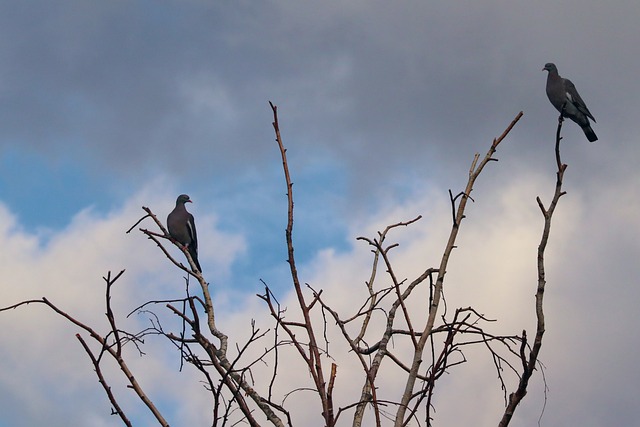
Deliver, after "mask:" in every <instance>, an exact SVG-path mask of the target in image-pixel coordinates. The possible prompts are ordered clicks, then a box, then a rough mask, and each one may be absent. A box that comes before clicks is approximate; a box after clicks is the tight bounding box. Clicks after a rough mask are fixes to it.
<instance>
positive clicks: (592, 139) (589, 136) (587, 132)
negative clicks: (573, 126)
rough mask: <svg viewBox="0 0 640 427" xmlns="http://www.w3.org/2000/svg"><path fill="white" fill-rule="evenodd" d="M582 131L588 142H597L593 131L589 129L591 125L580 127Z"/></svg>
mask: <svg viewBox="0 0 640 427" xmlns="http://www.w3.org/2000/svg"><path fill="white" fill-rule="evenodd" d="M582 130H583V131H584V134H585V135H586V136H587V139H588V140H589V142H595V141H597V140H598V137H597V136H596V133H595V132H594V131H593V129H591V125H586V126H582Z"/></svg>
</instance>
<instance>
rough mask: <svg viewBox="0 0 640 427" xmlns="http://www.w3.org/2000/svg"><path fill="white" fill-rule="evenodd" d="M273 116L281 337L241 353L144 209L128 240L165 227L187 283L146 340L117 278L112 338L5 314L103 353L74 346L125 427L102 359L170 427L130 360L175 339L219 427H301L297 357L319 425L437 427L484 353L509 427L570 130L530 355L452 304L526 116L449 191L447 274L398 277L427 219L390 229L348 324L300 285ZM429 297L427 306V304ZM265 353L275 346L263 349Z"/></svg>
mask: <svg viewBox="0 0 640 427" xmlns="http://www.w3.org/2000/svg"><path fill="white" fill-rule="evenodd" d="M270 105H271V109H272V112H273V128H274V132H275V137H276V142H277V144H278V149H279V151H280V155H281V160H282V168H283V172H284V180H285V184H286V189H287V193H286V195H287V206H288V209H287V226H286V230H285V243H286V247H287V263H288V266H289V273H290V278H291V284H292V288H293V289H292V290H293V293H294V295H295V302H296V306H295V307H292V308H291V307H283V306H282V305H281V304H280V302H279V300H278V298H277V296H276V295H275V294H274V292H273V291H272V289H271V288H270V287H269V286H268V284H267V283H266V282H264V281H263V284H264V292H263V293H261V294H259V295H258V297H259V298H260V299H261V300H262V301H263V302H264V303H265V307H266V310H267V312H268V314H269V315H270V317H271V318H272V320H273V327H272V328H269V329H266V328H265V325H257V324H256V322H255V321H253V320H252V321H251V323H250V327H251V333H250V335H249V338H248V339H246V340H245V341H244V342H240V341H238V339H236V338H234V337H229V336H228V333H227V332H225V328H224V326H220V325H218V323H217V319H216V316H215V304H214V302H213V298H212V296H211V293H210V290H209V283H208V282H207V281H206V280H205V278H204V276H203V275H202V273H200V272H198V271H197V269H196V268H195V265H194V263H193V259H191V257H190V255H189V252H188V251H187V250H186V249H185V248H184V247H183V246H182V245H180V244H176V242H175V241H174V240H173V239H172V238H171V237H170V236H169V234H168V233H167V230H166V229H165V227H164V226H163V224H162V223H161V222H160V221H159V220H158V218H157V217H156V216H155V214H154V213H153V212H152V210H151V209H150V208H148V207H143V210H144V211H145V215H144V216H143V217H142V218H141V219H140V220H139V221H138V222H136V224H134V226H133V227H131V228H130V229H129V230H128V231H127V232H130V231H132V230H133V229H134V228H136V227H137V226H138V225H139V224H140V223H141V222H142V221H144V220H150V221H152V222H153V224H154V227H156V230H155V231H154V230H150V229H148V228H139V231H140V232H141V233H143V234H144V235H145V236H147V237H148V238H149V239H150V240H152V241H153V242H154V243H155V244H156V245H157V246H158V248H159V249H160V251H161V252H162V253H163V254H164V255H165V256H166V257H167V259H168V260H169V261H170V262H171V263H172V264H173V265H174V266H175V267H177V268H178V269H180V270H181V271H182V272H183V273H185V282H186V287H185V295H184V296H183V297H180V298H176V299H171V300H151V301H146V302H143V303H142V304H140V305H139V306H138V307H136V308H135V309H133V310H132V311H131V313H130V315H131V314H134V313H144V314H146V315H148V316H149V317H150V323H151V325H150V326H149V327H148V328H146V329H144V330H142V331H140V332H137V333H129V332H126V331H124V330H122V329H120V328H119V327H118V326H117V323H118V322H117V319H115V317H114V315H113V310H112V309H111V292H112V286H113V284H114V283H115V281H116V280H117V279H118V278H119V277H120V275H121V274H122V273H123V272H120V273H119V274H118V275H117V276H116V277H115V278H112V277H111V275H110V274H109V275H107V277H106V278H105V282H106V292H105V296H106V310H107V313H106V316H107V321H108V325H109V328H108V332H107V334H106V335H100V334H99V333H98V332H96V331H95V330H94V329H92V328H91V327H89V326H88V325H86V324H84V323H82V322H81V321H79V320H77V319H75V318H74V317H72V316H71V315H69V314H68V313H66V312H65V311H64V310H62V309H61V308H59V307H57V306H56V305H54V304H53V303H51V302H50V301H49V300H48V299H46V298H42V299H41V300H29V301H22V302H20V303H17V304H14V305H11V306H8V307H5V308H2V309H0V311H7V310H10V309H15V308H18V307H20V306H24V305H29V304H33V303H40V304H45V305H46V306H48V307H49V308H51V309H52V310H53V311H54V312H55V313H57V314H58V315H61V316H63V317H64V318H66V319H67V320H68V321H70V322H71V323H72V324H74V325H75V326H76V327H78V328H79V329H80V330H81V331H84V332H85V333H88V335H89V337H91V338H92V339H93V340H94V341H95V342H96V343H97V344H98V348H97V349H95V348H92V347H91V346H90V345H89V344H88V343H87V341H86V340H85V339H84V338H83V337H82V336H81V335H80V334H77V337H78V340H79V341H80V344H81V345H82V347H83V349H84V350H85V351H86V353H87V354H88V356H89V359H90V361H91V363H92V365H93V367H94V370H95V373H96V375H97V376H98V379H99V381H100V384H101V385H102V386H103V388H104V390H105V393H106V394H107V398H108V399H109V401H110V402H111V404H112V406H113V408H114V409H113V413H114V414H117V415H118V416H119V417H120V418H121V420H122V422H123V423H124V424H125V425H131V421H130V420H129V419H128V418H127V416H126V414H125V413H124V412H123V410H122V408H121V406H120V405H119V404H118V397H117V396H116V394H114V392H113V390H112V389H111V387H110V386H109V385H108V382H107V379H106V378H105V376H104V375H103V371H102V369H101V362H102V361H103V360H104V358H105V357H111V358H113V359H114V360H115V361H116V362H117V363H118V366H119V367H120V369H121V371H122V373H123V374H124V375H125V376H126V378H127V379H128V380H129V383H130V387H131V389H133V390H134V392H135V394H136V395H137V396H138V397H139V398H140V399H141V400H142V402H143V403H144V404H145V405H146V406H147V407H148V408H149V410H150V411H151V412H152V413H153V415H154V416H155V417H156V419H157V421H158V423H159V424H160V425H163V426H167V425H169V424H168V422H167V421H166V420H165V418H164V417H163V416H162V414H161V413H160V411H159V410H158V408H157V407H156V406H155V405H154V404H153V402H152V399H151V398H150V397H149V396H148V395H147V394H146V393H145V392H144V390H143V388H142V386H141V385H140V384H138V383H137V381H136V380H135V376H134V375H133V373H132V372H131V370H130V369H129V367H128V365H127V363H126V362H125V360H124V357H123V354H122V348H123V346H125V345H135V346H137V347H139V346H142V345H143V340H144V338H145V337H147V336H154V335H155V336H161V337H163V338H165V339H167V340H168V341H169V342H170V343H171V344H172V345H173V346H174V347H175V349H176V351H177V352H178V354H179V356H180V358H181V361H182V362H183V364H186V365H189V366H193V368H195V369H196V370H197V371H198V372H199V373H200V374H201V375H202V379H203V384H204V388H205V389H206V391H207V392H209V393H210V394H211V408H212V409H211V425H212V426H230V425H236V424H237V423H245V424H248V425H251V426H260V425H265V424H269V425H274V426H282V427H284V426H293V423H294V421H293V420H294V414H295V410H294V409H293V408H288V407H287V406H286V404H285V400H286V397H287V396H288V395H289V394H290V393H293V392H295V391H296V390H297V389H291V390H290V391H289V392H287V393H285V394H284V395H282V394H280V393H279V392H276V391H275V387H274V384H275V383H276V382H278V381H279V373H281V372H282V371H281V369H283V364H285V363H286V361H287V360H288V359H286V357H296V358H298V359H299V360H301V361H302V362H303V365H304V366H305V370H306V372H301V374H303V375H301V377H302V378H303V380H302V381H304V378H307V377H306V375H307V374H308V381H309V383H308V384H305V385H304V389H307V390H308V389H311V390H313V391H314V395H315V397H316V399H317V400H316V402H317V408H318V412H317V414H319V416H320V417H321V421H322V424H323V425H324V426H326V427H334V426H337V425H338V423H339V422H340V425H347V424H351V425H352V426H362V425H375V426H380V427H381V426H383V425H393V426H394V427H402V426H407V425H409V424H412V425H414V424H415V425H426V426H431V425H432V424H433V409H434V395H435V390H436V384H437V383H438V380H439V379H440V378H441V377H442V376H443V374H445V373H448V372H450V371H451V370H452V369H453V368H455V367H456V366H458V365H460V364H463V363H466V362H467V358H466V355H465V354H466V351H467V349H468V348H471V347H479V348H483V349H486V351H487V352H488V354H489V355H490V357H491V359H492V361H493V364H494V367H495V370H496V372H497V376H498V379H499V382H500V385H501V387H502V390H504V398H505V406H506V409H505V410H504V415H503V417H502V421H501V422H500V426H507V425H508V423H509V421H510V419H511V417H512V415H513V413H514V411H515V409H516V407H517V405H518V404H519V403H520V401H521V400H522V398H523V397H524V396H525V394H526V393H527V386H528V384H529V381H530V379H531V376H532V375H533V372H534V371H535V369H536V368H537V367H538V366H539V365H538V363H539V362H538V355H539V352H540V348H541V345H542V336H543V334H544V313H543V294H544V287H545V284H546V281H545V273H544V252H545V248H546V245H547V241H548V238H549V233H550V224H551V217H552V215H553V213H554V211H555V208H556V205H557V203H558V199H559V198H560V197H561V196H562V195H563V194H564V192H563V191H562V178H563V174H564V171H565V169H566V165H564V164H562V163H561V160H560V152H559V144H560V139H561V138H560V130H561V125H562V118H560V120H559V123H558V130H557V136H556V162H557V166H558V172H557V181H556V190H555V194H554V197H553V199H552V201H551V204H550V205H549V207H548V208H545V207H544V205H543V204H542V202H541V201H540V199H539V198H538V199H537V200H538V205H539V207H540V209H541V211H542V213H543V216H544V218H545V227H544V230H543V235H542V240H541V242H540V246H539V248H538V288H537V293H536V302H535V310H536V314H537V319H538V322H537V328H536V334H535V338H534V342H533V344H530V343H529V341H528V340H527V334H526V331H523V332H522V333H521V334H518V333H514V334H512V335H500V334H496V333H493V332H491V325H492V323H493V322H495V320H492V319H490V318H489V317H487V316H485V315H484V314H483V313H481V312H479V311H478V310H476V309H474V308H473V307H458V308H456V309H454V310H449V309H447V307H446V304H445V300H444V291H445V283H446V280H445V279H446V277H447V276H446V274H447V269H448V266H449V260H450V258H451V257H452V255H453V253H454V249H455V248H456V241H457V237H458V233H459V232H460V230H461V226H462V224H463V221H464V219H465V215H466V208H467V202H468V201H469V200H471V201H473V199H472V197H471V193H472V191H473V189H474V186H475V184H476V181H477V179H478V178H479V176H480V175H481V173H482V172H483V171H484V169H485V166H487V165H488V164H489V163H490V162H492V161H496V160H497V159H496V158H495V153H496V151H497V149H498V147H499V145H500V144H501V143H502V142H503V140H504V139H505V138H506V136H507V135H508V134H509V132H510V131H511V129H512V128H513V127H514V126H515V125H516V123H517V122H518V121H519V120H520V118H521V117H522V113H519V114H518V115H517V116H516V117H515V118H514V120H513V121H512V122H511V123H510V124H509V126H508V127H507V128H506V129H505V131H504V132H503V133H502V135H500V136H499V137H498V138H495V139H494V140H493V141H492V143H491V145H490V147H489V150H488V151H487V153H486V154H485V155H484V156H483V157H481V156H480V155H479V154H476V155H475V156H474V158H473V161H472V162H471V167H470V169H469V175H468V181H467V184H466V186H465V188H464V190H463V191H461V192H459V193H458V194H457V195H455V196H454V195H453V192H452V191H451V190H450V191H449V198H450V203H451V209H452V224H451V229H450V232H449V237H448V240H447V241H446V243H445V245H444V249H443V252H442V257H441V259H440V263H439V264H438V265H433V266H424V268H423V270H422V273H421V274H419V275H417V276H416V277H413V278H403V277H402V274H401V272H399V271H397V269H396V268H395V267H394V260H393V254H394V249H395V248H397V247H398V245H399V243H397V242H393V241H392V240H391V237H390V236H391V235H392V233H393V232H394V230H396V229H399V228H404V227H412V226H415V223H416V222H418V221H419V220H420V219H421V217H420V216H418V217H415V218H413V219H410V220H406V221H400V222H397V223H395V224H392V225H389V226H387V227H386V228H385V229H384V230H382V231H380V232H379V233H378V234H377V236H375V237H373V238H369V237H359V238H358V240H359V241H361V242H362V243H364V244H365V245H367V246H368V247H369V248H370V250H371V252H372V253H373V261H372V264H371V271H370V273H369V274H368V280H366V281H365V282H364V283H365V286H364V287H363V289H362V290H361V291H362V300H361V302H360V303H359V305H358V308H357V309H355V310H354V311H353V312H348V313H346V312H341V311H340V310H338V309H337V308H335V307H332V304H331V302H330V299H329V298H326V295H324V294H323V290H322V289H321V288H319V287H318V286H317V285H315V284H313V285H308V284H304V282H303V281H302V280H301V279H300V277H299V274H298V269H297V266H296V259H295V245H294V239H293V226H294V197H293V180H292V177H291V175H290V172H289V166H288V161H287V150H286V148H285V146H284V143H283V140H282V136H281V134H280V126H279V123H278V112H277V107H276V106H275V105H273V104H271V103H270ZM167 243H168V244H176V246H177V247H179V248H180V249H181V251H182V252H183V253H184V255H185V257H186V258H187V260H188V264H189V265H188V266H185V265H183V264H181V263H180V262H178V261H176V259H175V258H173V257H172V256H171V254H170V253H169V251H168V249H167V247H166V246H165V245H166V244H167ZM380 271H384V273H380ZM191 281H195V282H197V285H198V289H199V291H201V296H199V295H198V296H197V295H193V294H192V292H191V291H190V289H189V284H190V282H191ZM199 293H200V292H198V294H199ZM420 295H428V297H427V298H426V299H420V298H421V297H420ZM415 301H417V302H418V303H419V306H420V307H421V311H420V313H415V312H412V310H411V308H410V306H409V305H410V304H409V302H411V303H414V302H415ZM158 310H162V312H163V313H167V314H170V316H171V317H172V318H173V319H175V320H177V322H178V323H177V325H178V326H176V323H172V324H171V326H169V327H166V325H165V324H164V321H162V320H161V316H158V314H157V313H158ZM425 314H426V315H425ZM375 324H383V325H384V326H383V327H382V328H379V327H376V326H374V325H375ZM331 333H335V336H337V337H339V338H340V339H341V340H343V342H344V343H345V344H346V347H347V348H348V349H349V350H350V351H349V352H347V353H346V354H331V353H330V352H329V350H328V345H329V342H328V341H329V340H328V338H327V336H328V334H331ZM265 342H266V343H268V344H267V345H264V343H265ZM392 343H396V345H399V344H402V345H403V346H404V347H403V348H409V349H410V351H408V352H399V351H396V350H395V347H394V346H393V345H392ZM140 351H141V350H140ZM285 352H286V356H285V355H284V354H285ZM145 357H152V356H150V355H147V356H145ZM349 359H351V360H352V361H354V362H355V363H356V364H357V365H358V366H359V367H360V368H361V384H360V386H359V389H360V390H359V392H357V393H356V394H354V395H352V396H351V398H350V399H348V400H347V401H344V400H340V401H336V397H335V396H336V393H335V392H336V390H337V387H340V386H341V384H340V374H339V367H340V363H341V362H344V361H346V360H349ZM181 368H182V366H181ZM391 368H392V369H394V370H396V371H398V370H399V371H400V372H402V373H403V377H402V379H401V381H402V382H403V387H402V392H401V393H400V394H398V395H396V396H388V393H386V391H385V390H383V389H381V388H380V384H381V383H382V382H383V381H382V380H381V376H382V375H383V373H384V371H385V370H387V369H391ZM258 369H267V370H268V371H269V372H270V375H268V377H269V382H268V383H259V384H256V383H255V381H254V375H253V373H254V371H255V370H258ZM507 373H510V374H508V375H507ZM512 376H513V377H515V378H517V379H518V381H517V382H518V386H517V388H516V390H515V391H514V392H512V393H511V394H509V395H508V396H507V391H506V390H507V389H508V388H509V387H508V385H507V384H509V383H510V382H511V381H510V379H511V377H512ZM396 381H398V379H397V378H396ZM291 387H293V386H291ZM120 399H122V397H120ZM367 409H369V411H367ZM496 412H498V410H496ZM367 414H370V415H368V416H370V417H371V419H372V420H369V418H367ZM349 420H350V421H349Z"/></svg>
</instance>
